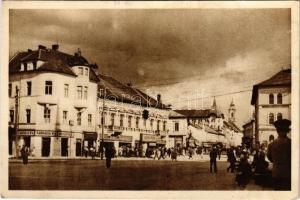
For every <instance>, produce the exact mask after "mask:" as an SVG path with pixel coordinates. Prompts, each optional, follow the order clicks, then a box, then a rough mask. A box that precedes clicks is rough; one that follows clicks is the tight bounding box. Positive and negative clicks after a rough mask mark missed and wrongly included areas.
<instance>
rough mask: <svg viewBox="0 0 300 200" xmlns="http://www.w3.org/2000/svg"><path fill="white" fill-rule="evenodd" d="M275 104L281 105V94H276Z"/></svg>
mask: <svg viewBox="0 0 300 200" xmlns="http://www.w3.org/2000/svg"><path fill="white" fill-rule="evenodd" d="M277 104H282V94H281V93H279V94H277Z"/></svg>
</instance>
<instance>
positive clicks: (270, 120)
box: [269, 113, 274, 124]
mask: <svg viewBox="0 0 300 200" xmlns="http://www.w3.org/2000/svg"><path fill="white" fill-rule="evenodd" d="M273 123H274V114H273V113H270V114H269V124H273Z"/></svg>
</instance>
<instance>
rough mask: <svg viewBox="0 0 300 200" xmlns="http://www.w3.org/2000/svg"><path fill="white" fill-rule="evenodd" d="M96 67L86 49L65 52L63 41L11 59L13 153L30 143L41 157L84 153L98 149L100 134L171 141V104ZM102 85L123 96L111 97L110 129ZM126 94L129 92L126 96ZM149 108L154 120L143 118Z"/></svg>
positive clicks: (108, 102)
mask: <svg viewBox="0 0 300 200" xmlns="http://www.w3.org/2000/svg"><path fill="white" fill-rule="evenodd" d="M96 73H97V65H92V64H89V63H88V61H87V60H86V59H85V58H84V57H83V56H82V55H81V52H80V50H78V51H77V52H76V53H75V54H74V55H70V54H66V53H63V52H60V51H59V46H58V45H53V46H52V48H51V49H49V48H46V47H44V46H42V45H39V47H38V49H37V50H34V51H33V50H30V49H29V50H28V51H26V52H20V53H17V54H16V55H15V56H13V57H12V58H11V59H10V62H9V113H10V122H9V150H10V151H9V153H10V155H13V156H17V155H18V154H19V152H20V151H19V150H20V148H21V147H22V145H23V144H25V145H26V146H28V147H30V149H31V151H32V152H31V155H32V156H36V157H40V156H45V157H48V156H51V157H56V156H58V157H60V156H72V157H75V156H82V153H83V149H85V148H87V147H91V146H93V147H95V148H96V149H98V147H99V142H100V140H101V139H102V137H100V135H101V136H102V135H103V137H104V139H105V141H109V142H111V141H114V142H115V145H118V143H122V142H124V143H129V144H131V145H134V144H135V143H136V141H142V143H145V144H146V143H147V142H148V143H154V144H155V145H156V144H159V143H161V144H165V140H163V139H164V135H165V134H166V133H167V130H166V120H167V118H168V114H165V113H166V112H168V110H169V108H167V107H166V106H165V105H163V104H162V103H161V102H160V100H159V101H157V100H155V99H153V98H151V97H149V96H147V95H146V94H144V93H143V92H141V91H139V90H137V89H134V88H132V87H129V86H125V85H122V84H121V83H119V82H118V81H116V80H114V79H113V78H111V77H107V76H103V75H99V77H98V75H97V74H96ZM101 86H104V87H103V88H102V87H101ZM101 88H102V89H105V91H106V92H107V93H108V94H110V97H118V98H116V99H110V100H109V99H106V100H105V102H106V107H104V108H105V115H104V116H105V126H106V127H105V132H104V134H102V128H101V123H100V120H101V115H102V114H101V112H102V110H101V109H102V108H103V106H102V99H101V96H99V89H101ZM121 88H122V89H123V90H121ZM116 91H118V92H119V93H117V92H116ZM113 95H114V96H113ZM122 95H124V96H129V97H126V98H124V99H121V98H120V97H122ZM138 98H140V99H141V101H140V103H139V101H138ZM123 100H124V101H123ZM145 109H147V110H149V119H148V120H143V118H142V114H141V113H142V111H143V110H145ZM130 120H131V123H132V124H131V125H129V124H128V123H129V121H130ZM129 126H131V127H129ZM115 136H116V137H115ZM116 147H117V146H116Z"/></svg>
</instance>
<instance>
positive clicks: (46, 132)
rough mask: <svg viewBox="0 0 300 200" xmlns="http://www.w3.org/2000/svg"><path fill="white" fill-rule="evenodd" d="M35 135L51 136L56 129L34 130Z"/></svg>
mask: <svg viewBox="0 0 300 200" xmlns="http://www.w3.org/2000/svg"><path fill="white" fill-rule="evenodd" d="M35 135H37V136H50V137H52V136H55V135H56V131H36V133H35Z"/></svg>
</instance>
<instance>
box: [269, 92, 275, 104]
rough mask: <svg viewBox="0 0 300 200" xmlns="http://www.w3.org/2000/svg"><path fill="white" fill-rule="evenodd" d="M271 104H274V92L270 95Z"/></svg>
mask: <svg viewBox="0 0 300 200" xmlns="http://www.w3.org/2000/svg"><path fill="white" fill-rule="evenodd" d="M269 104H274V94H270V95H269Z"/></svg>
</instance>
